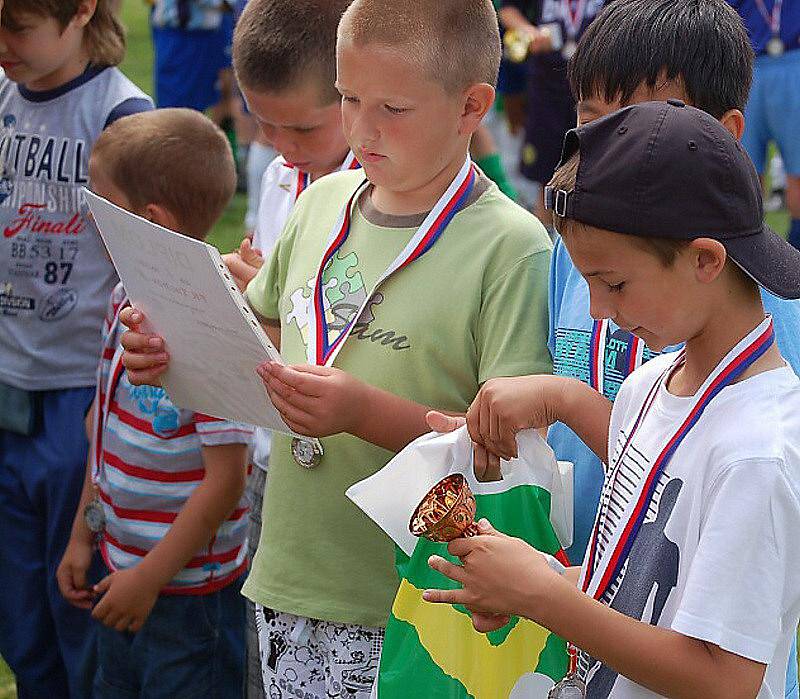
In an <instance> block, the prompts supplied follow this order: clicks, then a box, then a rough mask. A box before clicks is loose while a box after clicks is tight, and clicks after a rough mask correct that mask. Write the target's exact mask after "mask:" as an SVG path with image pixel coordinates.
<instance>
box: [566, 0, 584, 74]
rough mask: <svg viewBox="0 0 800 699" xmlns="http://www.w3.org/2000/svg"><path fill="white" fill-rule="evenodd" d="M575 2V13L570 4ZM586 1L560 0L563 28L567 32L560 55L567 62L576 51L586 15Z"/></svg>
mask: <svg viewBox="0 0 800 699" xmlns="http://www.w3.org/2000/svg"><path fill="white" fill-rule="evenodd" d="M573 1H574V2H575V12H573V11H572V3H573ZM586 4H587V0H562V4H561V17H562V19H563V20H564V28H565V29H566V30H567V40H566V41H565V42H564V46H563V47H562V49H561V55H562V57H563V58H564V60H565V61H568V60H569V59H570V58H572V56H573V55H574V54H575V51H577V50H578V34H580V32H581V26H582V25H583V19H584V17H585V15H586Z"/></svg>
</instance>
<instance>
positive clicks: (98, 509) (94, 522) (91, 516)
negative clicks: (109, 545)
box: [83, 496, 106, 537]
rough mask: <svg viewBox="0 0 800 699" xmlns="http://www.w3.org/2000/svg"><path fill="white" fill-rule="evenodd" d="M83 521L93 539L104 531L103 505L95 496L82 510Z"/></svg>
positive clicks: (104, 514)
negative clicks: (93, 536)
mask: <svg viewBox="0 0 800 699" xmlns="http://www.w3.org/2000/svg"><path fill="white" fill-rule="evenodd" d="M83 521H84V522H85V523H86V528H87V529H88V530H89V531H90V532H92V534H94V535H95V537H99V536H100V535H101V534H102V533H103V532H104V531H105V529H106V513H105V512H104V511H103V505H102V504H101V502H100V499H99V498H98V497H97V496H95V497H94V499H93V500H92V501H91V502H90V503H89V504H88V505H87V506H86V507H84V508H83Z"/></svg>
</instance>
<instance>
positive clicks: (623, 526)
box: [580, 316, 775, 600]
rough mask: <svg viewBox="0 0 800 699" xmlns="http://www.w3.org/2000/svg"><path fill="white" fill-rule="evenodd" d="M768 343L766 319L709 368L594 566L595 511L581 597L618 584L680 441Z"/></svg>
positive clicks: (609, 485) (607, 491) (647, 404)
mask: <svg viewBox="0 0 800 699" xmlns="http://www.w3.org/2000/svg"><path fill="white" fill-rule="evenodd" d="M774 342H775V332H774V330H773V325H772V318H771V317H770V316H767V317H766V318H765V319H764V321H762V322H761V323H760V324H759V325H758V327H757V328H755V330H753V331H752V332H750V333H749V334H748V335H747V336H746V337H745V338H743V339H742V340H741V341H740V342H739V343H738V344H737V345H736V346H735V347H734V348H733V349H732V350H731V351H730V352H729V353H728V354H727V355H726V356H725V357H724V358H723V360H722V361H721V362H720V363H719V364H718V365H717V366H716V367H715V368H714V370H713V371H712V372H711V374H710V375H709V376H708V378H707V379H706V380H705V382H704V383H703V385H702V386H701V387H700V389H699V390H698V392H697V394H696V395H697V398H696V400H694V401H693V403H692V405H691V406H690V408H689V410H688V412H687V414H686V417H685V419H684V420H683V422H682V423H681V425H680V426H679V427H678V429H677V430H676V432H675V433H674V434H673V436H672V437H671V438H670V439H669V440H668V441H667V443H666V444H665V446H664V448H663V449H662V450H661V452H660V453H659V455H658V456H657V458H656V459H655V460H654V461H653V464H652V466H651V467H650V470H649V472H648V473H647V474H646V476H645V477H644V478H643V479H642V480H641V482H640V483H639V485H638V486H637V488H636V491H635V493H634V497H633V498H632V499H631V501H630V502H629V503H628V505H627V507H626V508H625V512H624V513H623V516H622V518H621V519H620V525H619V526H618V527H617V528H616V530H615V531H614V532H613V534H612V536H611V539H610V541H609V543H608V546H607V547H606V549H605V551H604V552H603V556H602V558H601V560H600V561H599V562H598V561H597V541H598V537H599V532H600V527H601V524H602V522H604V521H606V520H607V517H608V506H607V505H606V506H605V507H603V506H602V505H601V507H600V508H599V509H598V513H597V516H596V518H595V524H594V529H593V530H592V537H591V539H590V541H589V548H588V551H587V554H586V561H585V563H584V565H583V568H582V570H581V579H580V586H581V589H582V590H583V591H584V592H586V593H587V594H589V595H591V596H592V597H593V598H594V599H597V600H600V599H602V597H603V595H605V593H606V591H607V590H608V588H609V587H610V586H611V585H612V584H613V582H614V581H615V580H617V579H618V577H619V574H620V572H621V571H622V568H623V566H624V565H625V562H626V561H627V559H628V555H629V553H630V550H631V546H632V545H633V543H634V541H635V540H636V536H637V534H638V533H639V528H640V527H641V526H642V523H643V522H644V518H645V516H646V514H647V510H648V507H649V505H650V502H651V501H652V499H653V495H654V493H655V490H656V486H657V485H658V482H659V479H660V478H661V475H662V474H663V473H664V469H665V468H666V466H667V464H668V463H669V462H670V460H671V459H672V457H673V455H674V454H675V452H676V451H677V450H678V448H679V447H680V445H681V443H682V442H683V440H684V439H685V437H686V435H688V434H689V432H690V431H691V430H692V428H693V427H694V426H695V425H696V424H697V423H698V421H699V420H700V418H701V417H702V415H703V412H704V411H705V409H706V408H707V407H708V406H709V405H710V404H711V402H712V401H713V400H714V398H715V397H716V396H717V395H719V393H720V392H721V391H722V390H723V389H724V388H725V387H726V386H729V385H731V384H732V383H734V382H735V381H736V380H737V379H738V378H739V377H740V376H741V375H742V374H743V373H744V372H745V371H746V370H747V368H748V367H750V366H751V365H752V364H753V363H754V362H755V361H756V360H758V358H759V357H761V356H762V355H763V354H764V353H765V352H766V351H767V350H768V349H769V348H770V347H771V346H772V344H773V343H774ZM683 361H684V352H683V351H682V352H681V353H680V354H679V355H678V357H677V358H676V359H675V361H674V362H673V363H672V364H671V365H670V366H669V368H668V369H667V370H666V371H664V372H663V373H662V374H661V376H659V378H658V379H657V380H656V382H655V383H654V384H653V386H652V387H651V389H650V392H649V393H648V395H647V397H646V398H645V401H644V403H643V404H642V407H641V409H640V410H639V413H638V415H637V417H636V420H635V421H634V423H633V426H632V427H631V430H630V433H629V434H628V437H627V439H626V441H625V443H624V445H623V447H622V449H621V451H620V453H619V456H618V457H617V459H616V462H615V464H614V465H613V466H612V473H611V476H610V478H609V479H608V481H607V482H606V485H605V487H604V493H603V494H604V496H606V500H605V502H606V503H608V502H609V501H610V495H611V490H613V488H614V482H615V480H616V476H617V475H618V473H619V471H620V469H621V468H622V463H623V457H624V456H625V453H626V452H627V450H628V447H629V446H630V444H631V442H632V440H633V437H634V435H635V434H636V433H637V432H638V430H639V429H640V428H641V426H642V423H643V422H644V421H645V418H646V417H647V414H648V413H649V411H650V408H651V407H652V406H653V404H654V402H655V399H656V396H657V394H658V392H659V390H660V389H661V387H662V386H664V384H665V382H666V381H667V379H668V377H669V376H671V375H672V374H673V373H674V372H675V370H676V369H677V368H678V367H680V366H681V364H682V363H683Z"/></svg>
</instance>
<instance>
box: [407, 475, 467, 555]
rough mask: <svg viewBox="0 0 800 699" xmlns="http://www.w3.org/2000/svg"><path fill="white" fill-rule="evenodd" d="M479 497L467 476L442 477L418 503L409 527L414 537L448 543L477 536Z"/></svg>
mask: <svg viewBox="0 0 800 699" xmlns="http://www.w3.org/2000/svg"><path fill="white" fill-rule="evenodd" d="M475 509H476V503H475V496H474V495H473V494H472V491H471V490H470V487H469V484H468V483H467V481H466V479H465V478H464V476H462V475H461V474H460V473H453V474H451V475H449V476H447V477H446V478H443V479H442V480H440V481H439V482H438V483H437V484H436V485H435V486H433V488H431V489H430V490H429V491H428V493H427V495H426V496H425V497H424V498H422V502H420V504H419V505H417V509H415V510H414V514H413V515H411V521H410V522H409V524H408V528H409V530H410V531H411V533H412V534H413V535H414V536H421V537H425V538H426V539H429V540H430V541H436V542H439V543H446V542H448V541H452V540H453V539H458V538H459V537H462V536H464V537H467V536H477V535H478V534H479V533H480V532H479V531H478V525H477V524H476V522H475Z"/></svg>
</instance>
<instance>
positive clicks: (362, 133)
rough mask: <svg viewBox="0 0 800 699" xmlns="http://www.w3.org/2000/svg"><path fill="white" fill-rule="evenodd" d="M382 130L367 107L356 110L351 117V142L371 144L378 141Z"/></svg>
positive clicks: (364, 144) (363, 144)
mask: <svg viewBox="0 0 800 699" xmlns="http://www.w3.org/2000/svg"><path fill="white" fill-rule="evenodd" d="M379 136H380V131H379V129H378V126H377V124H376V123H375V120H374V119H373V118H372V117H371V116H370V114H369V111H368V110H366V109H359V110H357V111H354V113H353V114H352V115H351V118H350V139H349V140H350V142H351V143H357V144H360V145H362V146H369V145H371V144H374V143H376V142H377V141H378V138H379Z"/></svg>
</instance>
